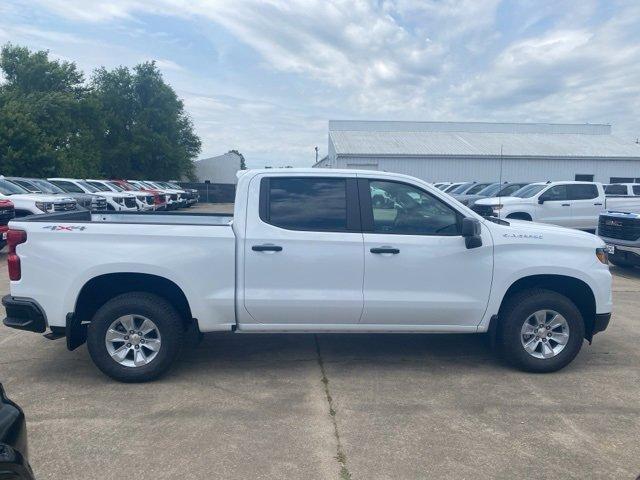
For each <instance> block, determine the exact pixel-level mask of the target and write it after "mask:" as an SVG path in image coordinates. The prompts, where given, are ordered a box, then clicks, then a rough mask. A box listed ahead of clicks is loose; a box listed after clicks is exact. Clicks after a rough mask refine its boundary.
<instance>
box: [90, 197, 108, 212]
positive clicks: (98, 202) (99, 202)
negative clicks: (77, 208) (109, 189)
mask: <svg viewBox="0 0 640 480" xmlns="http://www.w3.org/2000/svg"><path fill="white" fill-rule="evenodd" d="M91 209H92V210H106V209H107V199H106V198H97V199H96V198H94V199H93V200H91Z"/></svg>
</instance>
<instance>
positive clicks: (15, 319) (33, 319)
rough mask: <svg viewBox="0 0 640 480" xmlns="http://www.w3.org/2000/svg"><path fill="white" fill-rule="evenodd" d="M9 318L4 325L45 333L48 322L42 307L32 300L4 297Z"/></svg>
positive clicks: (4, 321)
mask: <svg viewBox="0 0 640 480" xmlns="http://www.w3.org/2000/svg"><path fill="white" fill-rule="evenodd" d="M2 305H4V308H5V309H6V311H7V316H6V318H5V319H4V320H3V322H2V323H4V324H5V326H7V327H9V328H15V329H18V330H27V331H29V332H37V333H44V331H45V330H46V329H47V320H46V317H45V315H44V312H43V311H42V309H41V308H40V306H39V305H38V304H37V303H36V302H35V300H32V299H30V298H16V297H12V296H11V295H5V296H4V297H2Z"/></svg>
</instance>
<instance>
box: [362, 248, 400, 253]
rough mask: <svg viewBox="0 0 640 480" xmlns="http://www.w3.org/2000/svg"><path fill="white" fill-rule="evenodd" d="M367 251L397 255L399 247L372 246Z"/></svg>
mask: <svg viewBox="0 0 640 480" xmlns="http://www.w3.org/2000/svg"><path fill="white" fill-rule="evenodd" d="M369 251H370V252H371V253H392V254H394V255H397V254H398V253H400V250H399V249H397V248H392V247H377V248H372V249H371V250H369Z"/></svg>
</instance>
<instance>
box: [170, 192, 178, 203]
mask: <svg viewBox="0 0 640 480" xmlns="http://www.w3.org/2000/svg"><path fill="white" fill-rule="evenodd" d="M171 200H173V201H174V202H176V201H178V194H177V193H172V194H171Z"/></svg>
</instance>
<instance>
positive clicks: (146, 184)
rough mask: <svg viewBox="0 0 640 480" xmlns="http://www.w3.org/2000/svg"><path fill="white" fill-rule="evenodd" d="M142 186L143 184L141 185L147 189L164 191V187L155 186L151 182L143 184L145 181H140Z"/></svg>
mask: <svg viewBox="0 0 640 480" xmlns="http://www.w3.org/2000/svg"><path fill="white" fill-rule="evenodd" d="M140 184H141V185H144V186H145V187H146V188H150V189H151V190H158V189H160V190H162V189H163V187H160V186H158V185H154V184H153V183H151V182H143V181H140Z"/></svg>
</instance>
